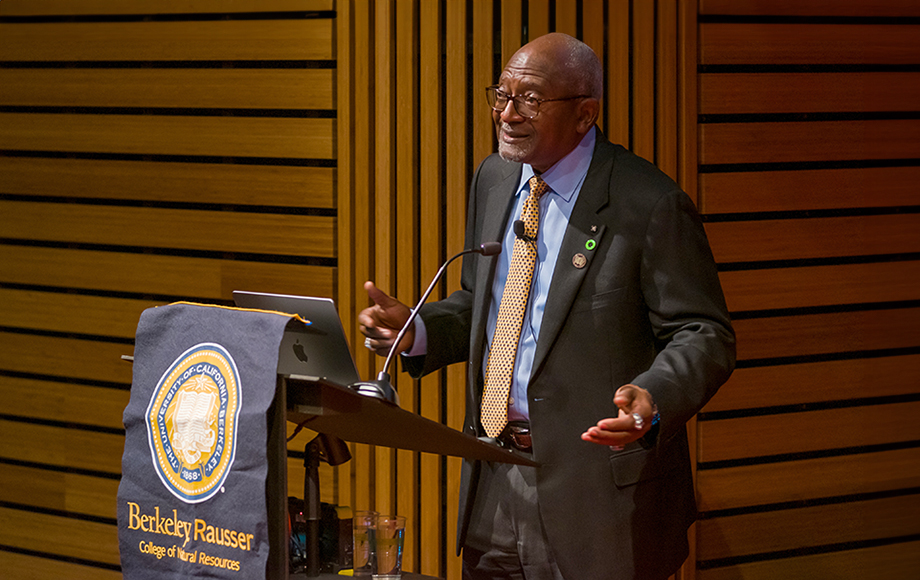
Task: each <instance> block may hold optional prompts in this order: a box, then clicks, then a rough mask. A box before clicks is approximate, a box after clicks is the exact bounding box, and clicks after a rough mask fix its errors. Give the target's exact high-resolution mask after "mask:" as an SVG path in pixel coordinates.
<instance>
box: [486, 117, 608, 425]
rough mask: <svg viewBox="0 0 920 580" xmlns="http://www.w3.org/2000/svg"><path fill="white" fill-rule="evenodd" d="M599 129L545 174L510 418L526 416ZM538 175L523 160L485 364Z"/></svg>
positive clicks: (499, 268) (489, 323)
mask: <svg viewBox="0 0 920 580" xmlns="http://www.w3.org/2000/svg"><path fill="white" fill-rule="evenodd" d="M594 139H595V136H594V129H593V128H592V129H591V130H590V131H588V133H587V134H586V135H585V136H584V138H582V140H581V142H580V143H579V144H578V145H577V146H576V147H575V149H573V150H572V151H571V152H570V153H569V154H568V155H566V156H565V157H563V158H562V159H560V160H559V161H558V162H557V163H556V164H555V165H553V166H552V167H551V168H550V169H549V170H548V171H546V172H545V173H543V175H541V177H542V178H543V181H544V182H546V185H548V186H549V188H550V191H548V192H546V193H544V194H543V196H542V197H540V224H539V227H538V229H537V262H536V265H535V266H534V276H533V286H532V287H531V289H530V300H529V301H528V304H527V309H526V310H525V311H524V322H523V324H522V325H521V338H520V342H518V349H517V358H516V360H515V361H514V375H513V377H512V379H511V392H510V399H509V403H508V420H509V421H527V420H528V419H529V414H528V401H527V385H528V384H529V382H530V374H531V372H532V370H533V359H534V353H535V352H536V350H537V339H538V338H539V337H540V326H541V324H542V322H543V312H544V311H545V310H546V297H547V295H548V294H549V286H550V283H551V282H552V280H553V272H554V271H555V269H556V259H557V258H558V257H559V248H560V247H561V246H562V239H563V237H565V230H566V227H567V226H568V223H569V216H571V215H572V208H573V207H575V201H576V200H577V199H578V193H579V192H580V191H581V186H582V184H583V183H584V181H585V175H587V173H588V167H589V166H590V165H591V158H592V156H593V155H594ZM533 176H534V170H533V168H532V167H531V166H530V165H528V164H524V167H523V170H522V172H521V182H520V184H519V185H518V190H517V193H516V194H515V197H516V201H515V204H514V209H513V210H512V212H511V217H510V218H509V219H508V224H507V226H506V228H505V237H504V239H503V240H502V253H501V254H500V255H499V257H498V265H497V267H496V269H495V278H494V279H493V281H492V300H491V304H490V306H489V318H488V321H487V323H486V350H485V355H484V357H483V361H482V365H483V366H482V368H483V369H485V368H486V364H487V361H488V359H489V350H488V345H491V344H492V336H493V335H494V333H495V325H496V321H497V320H498V307H499V304H500V303H501V299H502V293H503V292H504V290H505V281H506V280H507V279H508V269H509V267H510V266H511V256H512V254H513V252H514V238H515V236H514V231H513V229H512V225H513V223H514V221H515V220H518V219H520V217H521V211H522V210H523V207H524V200H525V199H526V198H527V196H528V195H530V184H529V183H528V182H529V181H530V178H531V177H533Z"/></svg>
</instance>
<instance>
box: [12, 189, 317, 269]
mask: <svg viewBox="0 0 920 580" xmlns="http://www.w3.org/2000/svg"><path fill="white" fill-rule="evenodd" d="M0 215H2V216H3V220H2V221H0V237H3V238H10V239H19V240H41V241H55V242H76V243H86V244H107V245H108V244H111V245H119V246H136V247H156V248H175V249H191V250H204V251H219V252H248V253H257V254H280V255H294V256H317V257H325V258H331V257H334V255H335V243H334V242H335V220H334V218H329V217H320V216H311V215H304V216H299V215H284V214H261V213H248V212H245V213H244V212H226V211H205V210H194V211H193V210H182V209H160V208H136V207H113V206H99V205H80V204H72V205H67V206H61V205H60V204H54V203H32V202H19V201H0Z"/></svg>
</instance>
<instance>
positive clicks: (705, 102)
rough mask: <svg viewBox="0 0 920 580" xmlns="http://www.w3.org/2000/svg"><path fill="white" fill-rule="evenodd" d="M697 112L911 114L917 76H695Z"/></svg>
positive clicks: (918, 91)
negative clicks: (865, 112)
mask: <svg viewBox="0 0 920 580" xmlns="http://www.w3.org/2000/svg"><path fill="white" fill-rule="evenodd" d="M699 83H700V89H699V90H700V113H702V114H704V115H710V114H712V115H716V114H718V115H725V114H750V113H831V112H835V113H836V112H862V111H875V112H877V111H916V110H917V108H918V106H920V73H890V72H860V73H714V74H701V75H700V77H699Z"/></svg>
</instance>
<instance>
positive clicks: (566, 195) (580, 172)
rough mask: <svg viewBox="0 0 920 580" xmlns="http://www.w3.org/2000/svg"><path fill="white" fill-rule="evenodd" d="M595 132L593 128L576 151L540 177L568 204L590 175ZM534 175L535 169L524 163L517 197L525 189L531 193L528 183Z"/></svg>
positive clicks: (573, 150) (572, 151)
mask: <svg viewBox="0 0 920 580" xmlns="http://www.w3.org/2000/svg"><path fill="white" fill-rule="evenodd" d="M595 131H596V129H595V128H594V127H591V129H590V130H589V131H588V132H587V133H585V136H584V137H582V138H581V141H580V142H579V143H578V145H576V146H575V148H574V149H572V150H571V151H569V153H568V154H567V155H566V156H565V157H563V158H562V159H560V160H559V161H557V162H556V164H555V165H553V166H552V167H550V168H549V170H547V171H546V172H545V173H543V175H541V176H540V177H542V178H543V181H545V182H546V185H548V186H549V188H550V189H551V190H552V192H553V193H555V194H556V195H558V196H559V197H561V198H562V199H564V200H565V201H566V202H568V201H571V199H572V196H573V195H574V194H575V190H576V189H577V188H578V186H579V185H580V184H581V182H582V181H584V178H585V175H587V174H588V167H589V166H590V165H591V158H592V156H593V155H594V142H595ZM534 175H535V173H534V170H533V167H531V166H530V164H529V163H524V165H523V170H522V171H521V182H520V184H518V190H517V195H520V194H521V192H522V191H525V188H526V190H527V191H529V187H528V185H527V182H528V181H530V178H531V177H533V176H534Z"/></svg>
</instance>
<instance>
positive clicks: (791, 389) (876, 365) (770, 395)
mask: <svg viewBox="0 0 920 580" xmlns="http://www.w3.org/2000/svg"><path fill="white" fill-rule="evenodd" d="M916 377H920V355H916V354H914V355H907V356H885V357H877V358H858V359H852V360H836V361H822V362H806V363H800V364H790V365H775V366H767V367H753V368H740V369H735V372H734V373H733V374H732V376H731V378H729V379H728V382H726V383H725V384H724V385H722V387H721V388H720V389H719V392H718V393H716V395H715V396H714V397H713V398H712V399H710V401H709V403H707V404H706V406H705V407H703V412H716V411H729V410H734V409H756V408H758V407H774V406H779V405H801V404H805V403H821V402H827V401H846V400H849V399H861V398H865V397H867V396H871V397H892V396H898V395H912V394H917V393H920V384H918V383H917V381H916V380H915V379H916ZM803 385H805V386H806V388H803ZM867 389H868V391H867Z"/></svg>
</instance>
